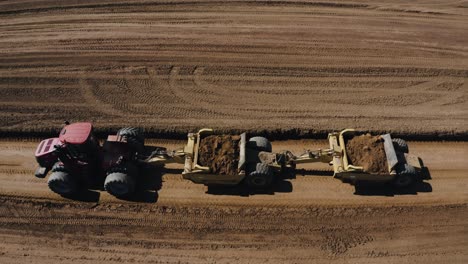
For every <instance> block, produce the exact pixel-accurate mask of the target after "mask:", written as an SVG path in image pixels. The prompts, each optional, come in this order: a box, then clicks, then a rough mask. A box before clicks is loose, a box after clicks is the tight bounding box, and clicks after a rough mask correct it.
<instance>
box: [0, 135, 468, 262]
mask: <svg viewBox="0 0 468 264" xmlns="http://www.w3.org/2000/svg"><path fill="white" fill-rule="evenodd" d="M273 143H274V144H273V146H274V151H280V150H282V149H290V150H292V151H294V152H296V153H299V152H300V151H301V150H302V149H303V148H304V146H306V147H310V148H317V147H326V145H327V143H326V142H325V141H312V140H290V141H275V142H273ZM151 144H152V145H165V146H168V147H170V148H174V147H178V146H180V145H182V144H184V142H183V141H173V140H153V141H151ZM35 147H36V142H35V141H11V140H10V141H1V142H0V160H1V161H2V164H0V241H1V242H0V263H12V264H15V263H41V264H42V263H44V264H45V263H56V262H60V263H83V264H84V263H119V262H122V263H330V262H333V263H466V262H467V261H468V252H467V248H468V240H467V237H468V229H467V226H468V206H467V205H468V203H467V198H468V191H467V189H468V177H466V171H468V163H466V160H467V159H468V143H467V142H445V143H442V142H410V148H411V150H410V151H411V152H412V153H415V154H416V153H417V154H418V155H420V156H421V157H423V158H424V161H425V163H426V165H427V166H428V167H429V168H430V172H431V175H432V178H433V179H432V180H430V181H426V182H425V183H422V184H420V185H418V186H417V187H416V188H415V190H414V192H406V193H395V192H392V191H390V190H388V189H384V188H382V189H380V188H374V189H369V190H367V191H366V190H364V192H363V191H360V192H359V195H357V194H355V189H354V187H352V186H350V185H348V184H344V183H341V182H340V181H338V180H336V179H333V178H332V177H331V176H330V175H332V172H331V171H330V168H329V167H328V165H327V164H309V165H306V166H300V169H299V170H298V171H297V176H296V179H294V180H290V181H285V182H283V183H281V184H279V185H278V186H277V187H275V192H274V193H270V194H254V195H250V196H240V195H239V194H238V193H237V192H236V191H235V189H234V190H214V191H213V190H209V191H208V189H207V188H206V187H205V186H203V185H196V184H193V183H191V182H189V181H187V180H183V179H182V177H181V175H180V172H181V169H182V166H181V165H171V166H168V167H167V168H166V169H165V170H164V171H163V176H162V182H161V185H162V186H160V190H158V189H159V187H158V188H155V189H153V190H149V191H147V192H146V193H144V194H142V195H141V196H138V197H137V198H136V199H135V200H134V201H124V200H118V199H116V198H114V197H112V196H110V195H108V194H107V193H105V192H98V191H90V192H89V193H87V194H86V195H83V196H82V197H80V198H79V200H81V201H72V200H68V199H64V198H62V197H60V196H58V195H56V194H54V193H52V192H51V191H49V190H48V188H47V184H46V180H41V179H36V178H34V177H33V176H32V174H33V170H34V166H35V164H34V158H33V155H32V152H33V151H34V148H35ZM435 149H436V150H437V151H434V150H435ZM156 174H157V173H156ZM156 174H155V177H156V178H158V176H157V175H156Z"/></svg>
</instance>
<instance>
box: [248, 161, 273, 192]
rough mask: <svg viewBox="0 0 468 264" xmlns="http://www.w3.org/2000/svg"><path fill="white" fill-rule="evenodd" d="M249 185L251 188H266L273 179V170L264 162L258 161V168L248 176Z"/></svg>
mask: <svg viewBox="0 0 468 264" xmlns="http://www.w3.org/2000/svg"><path fill="white" fill-rule="evenodd" d="M245 180H246V183H247V186H249V187H250V188H265V187H268V186H269V185H270V184H271V183H272V181H273V170H272V169H271V168H270V166H268V165H267V164H264V163H257V166H256V170H255V171H252V172H250V173H249V175H247V177H246V179H245Z"/></svg>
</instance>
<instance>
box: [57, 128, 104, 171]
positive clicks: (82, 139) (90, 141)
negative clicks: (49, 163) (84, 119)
mask: <svg viewBox="0 0 468 264" xmlns="http://www.w3.org/2000/svg"><path fill="white" fill-rule="evenodd" d="M59 140H60V143H61V144H59V145H56V146H55V147H56V149H57V151H58V153H59V158H60V160H61V161H62V162H64V163H65V162H67V161H74V162H76V161H78V162H82V163H89V162H93V160H95V159H96V158H97V156H98V153H99V141H98V140H97V139H96V137H95V136H94V135H93V126H92V124H91V123H74V124H70V125H66V126H65V127H64V128H63V129H62V131H61V132H60V135H59Z"/></svg>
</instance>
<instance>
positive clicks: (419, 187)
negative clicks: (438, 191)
mask: <svg viewBox="0 0 468 264" xmlns="http://www.w3.org/2000/svg"><path fill="white" fill-rule="evenodd" d="M354 187H355V192H354V194H356V195H363V196H389V197H393V196H395V195H417V194H418V193H423V192H432V185H431V184H430V183H427V182H424V181H420V182H417V183H415V184H414V185H412V186H410V187H407V188H397V187H394V186H392V185H390V184H385V185H375V184H374V185H364V184H360V185H357V186H354Z"/></svg>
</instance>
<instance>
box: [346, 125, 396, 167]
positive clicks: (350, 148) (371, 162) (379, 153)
mask: <svg viewBox="0 0 468 264" xmlns="http://www.w3.org/2000/svg"><path fill="white" fill-rule="evenodd" d="M346 153H347V154H348V158H349V161H350V162H351V164H352V165H355V166H362V167H363V169H364V171H365V172H368V173H372V174H388V164H387V155H386V154H385V148H384V141H383V139H382V138H381V137H380V136H372V135H371V134H365V135H360V136H356V137H353V138H352V139H350V140H349V141H348V142H347V143H346Z"/></svg>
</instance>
